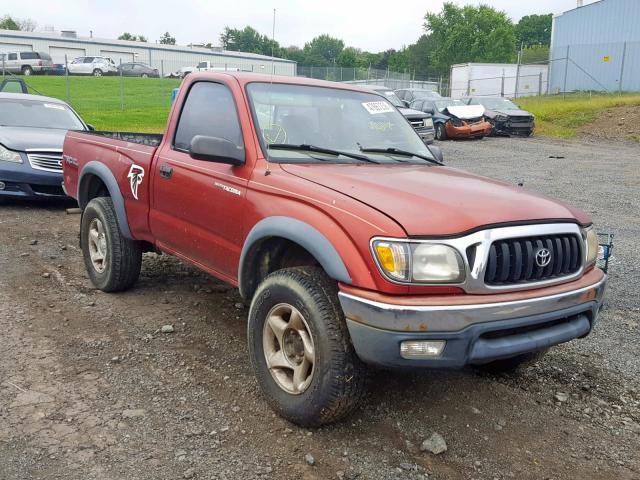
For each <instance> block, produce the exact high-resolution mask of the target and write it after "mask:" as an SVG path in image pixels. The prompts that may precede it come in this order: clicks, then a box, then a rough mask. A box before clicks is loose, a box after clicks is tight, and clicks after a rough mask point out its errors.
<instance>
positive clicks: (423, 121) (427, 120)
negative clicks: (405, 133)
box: [370, 86, 435, 144]
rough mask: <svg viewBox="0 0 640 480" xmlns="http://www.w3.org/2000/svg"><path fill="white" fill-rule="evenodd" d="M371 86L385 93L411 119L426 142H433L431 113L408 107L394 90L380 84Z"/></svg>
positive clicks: (433, 131)
mask: <svg viewBox="0 0 640 480" xmlns="http://www.w3.org/2000/svg"><path fill="white" fill-rule="evenodd" d="M370 88H371V90H373V91H374V92H377V93H379V94H380V95H384V96H385V97H386V99H387V100H389V101H390V102H391V103H392V104H393V105H394V106H395V107H396V108H397V109H398V110H400V113H401V114H402V115H404V118H406V119H407V120H408V121H409V123H410V124H411V126H412V127H413V128H414V130H415V131H416V132H417V133H418V135H420V138H422V140H423V141H424V142H425V143H427V144H431V143H433V139H434V138H435V129H434V127H433V120H432V119H431V115H429V114H428V113H424V112H420V111H418V110H413V109H411V108H407V107H406V106H405V105H404V103H402V100H400V99H399V98H398V96H397V95H396V94H395V92H394V91H393V90H390V89H388V88H386V87H379V86H373V87H370Z"/></svg>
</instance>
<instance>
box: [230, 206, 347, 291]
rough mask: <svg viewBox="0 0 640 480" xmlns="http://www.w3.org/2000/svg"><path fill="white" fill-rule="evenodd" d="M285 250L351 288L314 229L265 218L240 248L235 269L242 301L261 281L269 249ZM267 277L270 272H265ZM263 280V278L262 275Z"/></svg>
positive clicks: (290, 220)
mask: <svg viewBox="0 0 640 480" xmlns="http://www.w3.org/2000/svg"><path fill="white" fill-rule="evenodd" d="M274 245H278V246H283V245H284V246H285V247H287V246H289V247H293V248H294V249H295V248H299V249H302V250H301V251H298V252H296V253H297V254H299V255H302V257H301V258H303V257H304V254H305V253H306V254H308V255H310V257H311V259H313V260H314V261H315V262H317V264H318V265H319V266H320V267H322V268H323V269H324V271H325V272H326V273H327V275H328V276H329V277H331V278H332V279H334V280H336V281H339V282H343V283H346V284H351V283H352V280H351V276H350V275H349V272H348V270H347V267H346V266H345V264H344V262H343V261H342V258H341V256H340V254H339V253H338V251H337V250H336V248H335V247H334V246H333V244H332V243H331V242H330V241H329V240H328V239H327V237H326V236H324V235H323V234H322V233H321V232H320V231H319V230H317V229H316V228H315V227H313V226H311V225H309V224H308V223H305V222H303V221H300V220H297V219H295V218H291V217H286V216H274V217H267V218H265V219H263V220H261V221H260V222H258V223H257V224H256V225H255V226H254V227H253V228H252V229H251V231H250V232H249V234H248V235H247V238H246V239H245V242H244V245H243V247H242V253H241V255H240V265H239V268H238V287H239V289H240V295H241V296H242V297H243V298H244V299H250V298H251V296H252V295H253V293H254V292H255V290H256V288H257V286H258V283H259V281H260V279H261V275H260V272H261V264H260V261H261V258H262V257H263V255H264V254H265V251H270V250H269V249H270V247H272V246H274ZM266 273H270V272H266ZM263 276H264V275H263Z"/></svg>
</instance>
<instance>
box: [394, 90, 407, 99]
mask: <svg viewBox="0 0 640 480" xmlns="http://www.w3.org/2000/svg"><path fill="white" fill-rule="evenodd" d="M396 95H398V97H400V100H404V99H405V98H404V97H405V91H404V90H398V91H396Z"/></svg>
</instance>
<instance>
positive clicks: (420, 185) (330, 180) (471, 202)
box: [281, 164, 591, 236]
mask: <svg viewBox="0 0 640 480" xmlns="http://www.w3.org/2000/svg"><path fill="white" fill-rule="evenodd" d="M281 166H282V169H283V170H285V171H286V172H288V173H290V174H292V175H296V176H298V177H300V178H304V179H306V180H309V181H311V182H314V183H316V184H319V185H322V186H324V187H327V188H330V189H332V190H335V191H336V192H338V193H341V194H345V195H348V196H349V197H351V198H354V199H356V200H358V201H360V202H362V203H364V204H367V205H369V206H370V207H372V208H374V209H376V210H378V211H380V212H382V213H384V214H386V215H387V216H388V217H390V218H392V219H393V220H395V221H396V222H397V223H398V224H399V225H401V226H402V227H403V228H404V230H405V231H406V232H407V234H408V235H418V236H419V235H425V236H426V235H429V236H431V235H433V236H440V235H454V234H458V233H462V232H466V231H468V230H471V229H474V228H477V227H480V226H483V225H492V224H499V223H507V222H528V221H544V220H560V219H562V220H569V221H576V220H577V221H578V222H579V223H581V224H589V223H591V220H590V218H589V217H588V215H586V214H585V213H583V212H581V211H579V210H576V209H573V208H571V207H569V206H566V205H563V204H561V203H559V202H557V201H555V200H552V199H550V198H547V197H544V196H542V195H539V194H536V193H533V192H528V191H526V190H524V189H523V188H521V187H515V186H511V185H509V184H506V183H503V182H499V181H496V180H492V179H489V178H485V177H480V176H476V175H473V174H470V173H467V172H463V171H461V170H457V169H454V168H449V167H439V166H427V165H424V166H423V165H397V164H396V165H366V164H365V165H362V164H358V165H326V164H325V165H315V164H313V165H310V164H307V165H298V164H296V165H294V164H282V165H281Z"/></svg>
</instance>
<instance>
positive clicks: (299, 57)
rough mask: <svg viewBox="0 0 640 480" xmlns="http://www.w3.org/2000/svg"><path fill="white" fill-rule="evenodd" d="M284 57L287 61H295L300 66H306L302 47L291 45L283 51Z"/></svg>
mask: <svg viewBox="0 0 640 480" xmlns="http://www.w3.org/2000/svg"><path fill="white" fill-rule="evenodd" d="M280 53H281V55H282V57H284V58H286V59H287V60H293V61H294V62H298V64H299V65H302V64H304V59H305V56H304V52H303V51H302V49H301V48H300V47H296V46H295V45H291V46H289V47H286V48H283V49H282V50H281V52H280Z"/></svg>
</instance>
